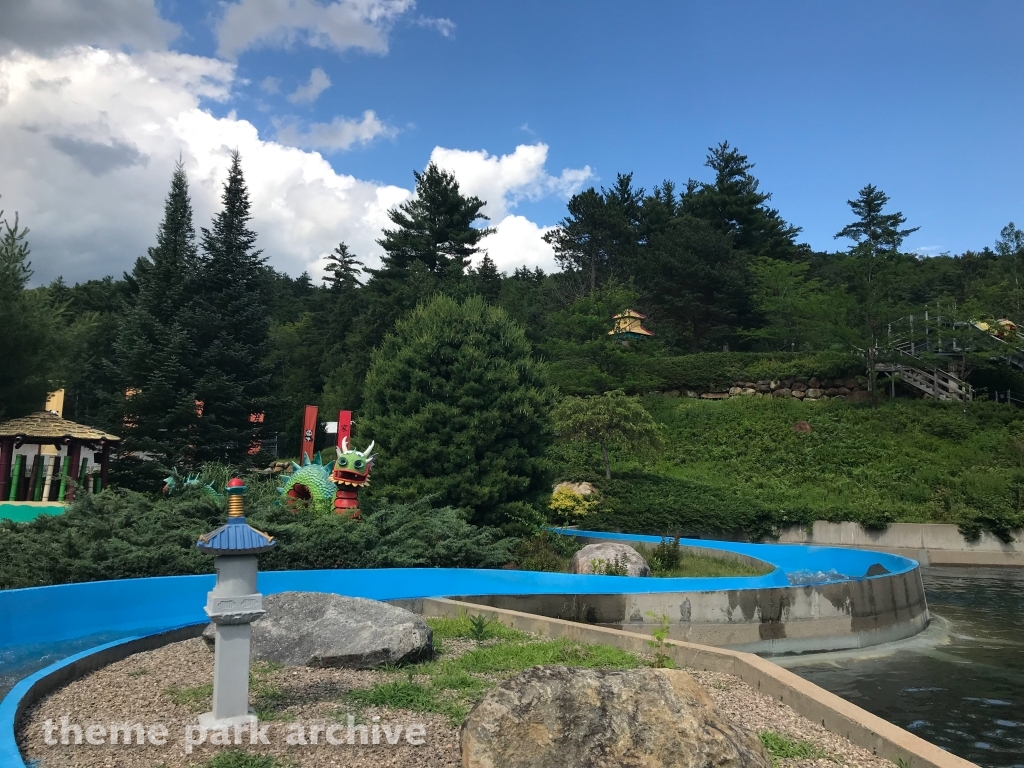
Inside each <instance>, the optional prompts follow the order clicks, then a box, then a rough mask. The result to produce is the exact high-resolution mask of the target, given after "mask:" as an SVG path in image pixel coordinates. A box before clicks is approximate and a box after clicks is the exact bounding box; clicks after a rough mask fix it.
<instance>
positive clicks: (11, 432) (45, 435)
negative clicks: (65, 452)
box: [0, 411, 121, 442]
mask: <svg viewBox="0 0 1024 768" xmlns="http://www.w3.org/2000/svg"><path fill="white" fill-rule="evenodd" d="M0 437H23V438H28V439H36V440H46V441H51V440H59V439H61V438H64V437H70V438H74V439H75V440H85V441H88V442H93V441H97V440H106V441H108V442H115V441H118V440H120V439H121V438H120V437H117V435H110V434H107V433H106V432H103V431H102V430H99V429H95V428H93V427H87V426H85V425H84V424H76V423H75V422H73V421H68V420H67V419H62V418H61V417H60V416H55V415H54V414H52V413H49V412H48V411H39V412H38V413H33V414H32V415H31V416H22V417H21V418H20V419H11V420H10V421H5V422H4V423H3V424H0Z"/></svg>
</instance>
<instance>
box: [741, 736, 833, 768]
mask: <svg viewBox="0 0 1024 768" xmlns="http://www.w3.org/2000/svg"><path fill="white" fill-rule="evenodd" d="M758 736H760V738H761V744H763V745H764V749H765V752H767V753H768V756H769V757H770V758H771V759H772V765H778V764H779V763H778V761H779V760H792V759H797V760H820V759H822V758H827V757H829V754H828V752H826V751H825V750H824V749H822V748H821V747H817V746H815V745H814V744H811V742H809V741H801V740H797V739H791V738H789V737H788V736H784V735H782V734H781V733H776V732H775V731H761V733H759V734H758Z"/></svg>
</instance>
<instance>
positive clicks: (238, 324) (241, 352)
mask: <svg viewBox="0 0 1024 768" xmlns="http://www.w3.org/2000/svg"><path fill="white" fill-rule="evenodd" d="M221 203H222V206H223V207H222V208H221V210H220V212H218V213H217V214H216V216H214V219H213V224H212V226H211V227H210V228H209V229H207V228H205V227H204V228H203V230H202V232H203V235H202V252H203V255H202V257H201V260H200V270H199V274H200V281H199V286H198V291H197V294H196V296H195V299H194V300H193V302H192V304H191V306H190V309H189V311H190V319H191V322H192V324H193V325H192V327H193V334H194V338H195V342H196V349H197V350H198V352H199V356H198V363H199V365H198V375H199V380H198V383H197V385H196V399H197V400H198V401H199V402H200V403H201V406H200V408H201V411H202V413H201V415H200V418H199V419H198V420H197V439H196V458H197V460H200V461H204V460H221V461H226V462H229V463H240V462H242V461H244V460H245V459H246V457H247V455H248V451H249V449H250V447H251V445H252V442H253V440H254V439H258V436H259V430H260V425H259V424H254V423H253V422H252V421H251V420H250V419H251V416H253V415H254V414H259V413H264V412H265V410H266V407H267V402H268V394H269V387H270V375H269V371H268V368H267V364H266V355H267V349H268V344H267V339H268V335H269V326H270V316H269V315H270V313H269V309H268V306H267V296H266V293H267V283H268V281H269V270H268V268H267V266H266V259H265V258H264V257H263V255H262V251H259V250H256V249H255V247H254V246H255V243H256V233H255V232H254V231H253V230H251V229H250V228H249V222H250V220H251V218H252V215H251V213H250V203H249V190H248V188H247V187H246V185H245V178H244V176H243V175H242V165H241V156H240V155H239V154H238V151H237V150H236V151H234V152H233V153H232V154H231V166H230V168H229V169H228V178H227V181H226V182H225V183H224V192H223V194H222V195H221Z"/></svg>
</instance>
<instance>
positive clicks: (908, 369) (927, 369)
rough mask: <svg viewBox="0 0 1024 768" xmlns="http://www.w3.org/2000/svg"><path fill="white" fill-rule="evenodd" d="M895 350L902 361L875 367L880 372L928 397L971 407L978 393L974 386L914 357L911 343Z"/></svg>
mask: <svg viewBox="0 0 1024 768" xmlns="http://www.w3.org/2000/svg"><path fill="white" fill-rule="evenodd" d="M904 347H907V348H904ZM895 349H896V351H897V352H898V353H899V358H898V359H896V360H893V361H888V362H882V363H875V370H876V371H878V372H879V373H890V374H897V375H898V376H899V380H900V381H902V382H903V383H904V384H906V385H908V386H909V387H911V388H913V389H916V390H917V391H918V392H921V393H922V394H924V396H925V397H931V398H934V399H936V400H955V401H957V402H961V403H967V402H970V401H971V400H973V399H974V390H973V388H972V387H971V385H970V384H968V383H967V382H966V381H964V380H963V379H960V378H958V377H957V376H954V375H953V374H952V373H949V372H948V371H944V370H942V369H941V368H936V367H933V366H931V365H929V364H928V363H926V362H925V361H924V360H922V359H921V358H919V357H917V356H916V355H914V354H911V352H910V345H909V343H908V344H901V345H899V346H897V347H896V348H895Z"/></svg>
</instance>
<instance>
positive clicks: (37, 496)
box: [32, 453, 46, 501]
mask: <svg viewBox="0 0 1024 768" xmlns="http://www.w3.org/2000/svg"><path fill="white" fill-rule="evenodd" d="M36 463H37V464H38V465H39V471H38V472H37V473H36V486H35V488H33V489H32V501H42V500H43V483H44V482H45V481H46V456H45V455H44V454H41V453H40V454H39V455H38V456H36Z"/></svg>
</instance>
